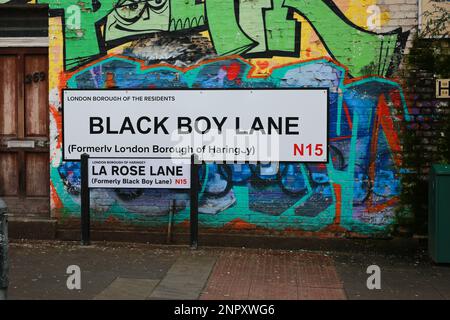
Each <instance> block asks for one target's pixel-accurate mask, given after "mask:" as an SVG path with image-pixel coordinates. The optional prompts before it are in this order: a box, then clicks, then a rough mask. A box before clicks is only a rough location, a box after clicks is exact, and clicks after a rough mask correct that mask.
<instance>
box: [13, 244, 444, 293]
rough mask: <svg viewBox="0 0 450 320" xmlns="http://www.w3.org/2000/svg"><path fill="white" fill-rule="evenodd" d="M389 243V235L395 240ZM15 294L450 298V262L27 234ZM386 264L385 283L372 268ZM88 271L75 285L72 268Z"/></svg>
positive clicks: (419, 256) (419, 255)
mask: <svg viewBox="0 0 450 320" xmlns="http://www.w3.org/2000/svg"><path fill="white" fill-rule="evenodd" d="M387 243H388V242H387ZM10 260H11V269H10V288H9V299H99V300H101V299H136V300H143V299H178V300H195V299H205V300H212V299H213V300H224V299H226V300H229V299H230V300H235V299H238V300H267V299H270V300H272V299H283V300H297V299H301V300H303V299H332V300H342V299H450V267H448V266H436V265H434V264H433V263H431V262H430V261H429V260H428V259H427V257H426V254H425V252H424V251H423V250H421V249H418V250H416V252H415V253H411V252H408V254H407V255H398V254H391V253H386V254H384V253H380V252H378V253H370V252H360V251H359V252H350V251H341V252H324V251H303V250H291V251H286V250H270V249H244V248H240V249H239V248H201V249H199V250H190V249H189V248H187V247H182V246H154V245H146V244H130V243H95V244H94V245H92V246H89V247H81V246H79V245H78V243H72V242H57V241H51V242H43V241H22V242H13V243H12V244H11V247H10ZM373 264H376V265H378V266H380V268H381V284H382V288H381V290H369V289H367V286H366V281H367V277H368V276H369V275H368V274H367V273H366V269H367V267H368V266H369V265H373ZM70 265H77V266H79V267H80V270H81V290H69V289H68V288H67V285H66V281H67V279H68V277H69V274H67V273H66V270H67V267H68V266H70Z"/></svg>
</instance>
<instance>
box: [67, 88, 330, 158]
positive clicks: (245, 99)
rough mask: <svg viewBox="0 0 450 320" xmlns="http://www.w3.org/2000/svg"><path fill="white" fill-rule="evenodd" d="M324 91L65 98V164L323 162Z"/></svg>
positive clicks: (111, 93) (105, 93)
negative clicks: (104, 160)
mask: <svg viewBox="0 0 450 320" xmlns="http://www.w3.org/2000/svg"><path fill="white" fill-rule="evenodd" d="M327 129H328V91H327V89H245V90H229V89H228V90H196V89H192V90H191V89H189V90H64V91H63V131H64V133H63V142H64V143H63V144H64V147H63V153H64V159H65V160H68V161H70V160H74V161H78V160H79V159H80V156H81V154H83V153H87V154H89V155H90V156H91V157H121V158H146V157H161V158H163V157H172V158H177V157H186V156H189V155H191V154H193V153H195V154H197V155H198V156H199V158H200V159H201V160H204V161H293V162H326V161H327V159H328V145H327V143H328V141H327Z"/></svg>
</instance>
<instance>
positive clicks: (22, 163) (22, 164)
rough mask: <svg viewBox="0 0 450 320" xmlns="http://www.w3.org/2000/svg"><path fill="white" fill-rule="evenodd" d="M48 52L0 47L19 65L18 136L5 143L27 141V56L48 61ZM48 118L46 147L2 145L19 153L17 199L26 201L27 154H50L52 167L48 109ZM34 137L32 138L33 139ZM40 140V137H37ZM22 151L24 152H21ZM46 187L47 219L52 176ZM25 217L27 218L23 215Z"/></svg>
mask: <svg viewBox="0 0 450 320" xmlns="http://www.w3.org/2000/svg"><path fill="white" fill-rule="evenodd" d="M48 52H49V48H48V46H45V47H44V46H39V47H32V46H20V47H3V46H2V47H0V55H13V56H16V57H17V59H18V63H17V66H16V74H17V84H16V85H17V87H18V88H19V90H18V95H17V99H18V101H17V119H16V121H17V136H10V138H9V137H8V136H5V137H4V138H5V139H3V140H4V142H6V141H8V140H26V136H25V134H26V128H25V126H26V120H25V90H24V89H25V77H24V76H25V55H26V54H39V55H45V56H47V59H48ZM49 70H50V68H49V65H48V63H47V70H46V71H45V72H46V77H47V95H46V97H47V98H46V99H47V101H48V103H49ZM45 114H46V118H45V121H46V122H47V135H46V138H45V141H48V142H47V144H46V145H44V146H39V145H37V146H35V148H32V149H31V148H20V149H16V148H7V147H6V146H3V145H0V149H1V150H2V151H16V152H18V162H19V185H18V187H19V193H18V195H17V197H14V198H17V199H19V200H20V199H26V198H27V194H26V192H27V191H26V172H27V167H26V152H27V151H33V152H34V153H48V161H47V165H48V166H50V110H49V109H48V108H47V110H46V112H45ZM32 137H33V136H30V138H32ZM35 138H38V137H35ZM21 151H22V152H21ZM45 183H46V187H47V188H48V190H49V195H48V201H49V203H48V208H49V210H48V212H47V213H46V217H48V218H50V216H51V209H50V208H51V190H50V187H51V186H50V183H51V180H50V174H49V175H48V176H47V177H46V179H45ZM5 198H8V196H5ZM23 216H26V214H25V215H23Z"/></svg>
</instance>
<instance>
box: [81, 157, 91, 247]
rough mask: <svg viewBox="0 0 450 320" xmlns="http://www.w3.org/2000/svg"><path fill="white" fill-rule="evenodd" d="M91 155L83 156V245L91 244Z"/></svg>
mask: <svg viewBox="0 0 450 320" xmlns="http://www.w3.org/2000/svg"><path fill="white" fill-rule="evenodd" d="M88 170H89V155H88V154H86V153H83V154H82V155H81V245H83V246H88V245H90V244H91V214H90V207H91V203H90V201H91V199H90V190H89V171H88Z"/></svg>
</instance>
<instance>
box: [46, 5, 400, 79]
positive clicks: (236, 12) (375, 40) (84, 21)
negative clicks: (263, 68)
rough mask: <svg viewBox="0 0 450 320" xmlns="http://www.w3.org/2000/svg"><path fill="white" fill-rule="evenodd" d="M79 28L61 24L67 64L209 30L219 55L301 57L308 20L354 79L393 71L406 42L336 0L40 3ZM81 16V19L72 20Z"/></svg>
mask: <svg viewBox="0 0 450 320" xmlns="http://www.w3.org/2000/svg"><path fill="white" fill-rule="evenodd" d="M38 2H39V3H48V4H49V5H50V9H51V11H52V13H53V14H63V16H64V17H65V19H66V21H71V15H73V14H75V13H74V8H76V7H78V8H79V15H80V19H79V20H80V21H81V26H80V27H79V28H74V26H73V25H72V24H71V23H67V24H66V25H65V28H64V41H65V67H66V69H73V68H75V67H78V66H81V65H83V64H85V63H87V62H89V61H91V60H92V59H94V58H96V57H98V56H99V55H102V54H105V53H106V50H108V49H110V48H113V47H114V46H117V45H119V44H121V43H124V42H126V41H130V40H133V39H136V38H138V37H145V36H148V35H150V34H153V33H156V32H168V31H173V32H180V31H189V30H191V29H194V28H197V29H199V30H208V31H209V33H210V36H211V40H212V42H213V46H214V49H215V50H216V53H217V54H218V55H220V56H225V55H230V54H240V55H243V56H255V57H272V56H274V55H279V56H299V55H300V23H299V22H298V21H295V20H294V18H293V15H294V12H297V13H298V14H300V15H302V16H303V17H304V18H305V19H307V20H308V21H309V22H310V23H311V25H312V26H313V28H314V29H315V30H316V32H317V34H318V36H319V37H320V38H321V40H322V42H323V44H324V45H325V47H326V48H327V50H328V52H329V54H330V55H331V56H332V57H333V58H335V59H336V60H337V61H338V62H340V63H341V64H343V65H345V66H347V67H348V69H349V71H350V74H351V75H352V76H362V75H367V74H379V75H383V76H386V75H389V73H390V72H391V67H392V65H393V64H394V63H395V60H396V52H397V51H398V49H400V48H401V45H402V40H403V38H402V34H401V31H400V30H395V31H393V32H391V33H385V34H377V33H373V32H369V31H366V30H364V29H362V28H360V27H358V26H356V25H354V24H353V23H352V22H350V21H349V20H348V19H347V18H346V17H345V16H344V15H343V14H342V12H341V11H339V9H338V8H337V7H336V5H335V4H334V2H333V1H331V0H322V1H319V0H314V1H312V0H233V1H231V0H230V1H221V0H116V1H112V0H109V1H106V0H105V1H101V0H91V1H82V0H68V1H61V0H39V1H38ZM73 20H76V19H73Z"/></svg>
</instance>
